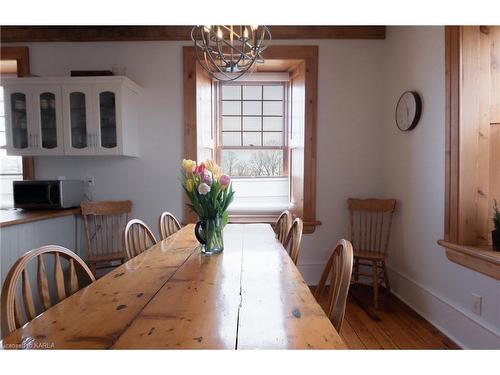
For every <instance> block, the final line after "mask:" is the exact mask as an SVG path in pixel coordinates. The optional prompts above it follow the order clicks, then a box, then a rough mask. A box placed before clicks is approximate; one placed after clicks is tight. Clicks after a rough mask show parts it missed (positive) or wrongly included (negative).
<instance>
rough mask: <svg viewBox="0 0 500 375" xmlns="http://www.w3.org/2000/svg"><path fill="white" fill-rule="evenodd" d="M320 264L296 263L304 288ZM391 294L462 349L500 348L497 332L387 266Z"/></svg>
mask: <svg viewBox="0 0 500 375" xmlns="http://www.w3.org/2000/svg"><path fill="white" fill-rule="evenodd" d="M324 266H325V265H324V264H323V263H308V264H299V268H300V271H301V273H302V276H303V278H304V280H305V281H306V283H307V284H308V285H316V284H317V283H318V279H319V275H321V272H322V271H323V268H324ZM388 269H389V273H390V275H389V278H390V280H391V289H392V293H393V294H394V295H395V296H397V297H398V298H399V299H400V300H401V301H403V302H404V303H406V304H407V305H408V306H410V307H411V308H412V309H413V310H415V311H416V312H417V313H418V314H419V315H421V316H422V317H423V318H425V319H426V320H427V321H429V322H430V323H431V324H432V325H434V326H435V327H436V328H437V329H439V330H440V331H441V332H443V333H444V334H445V335H446V336H448V337H449V338H450V339H451V340H453V341H454V342H455V343H456V344H457V345H459V346H460V347H461V348H464V349H500V332H499V330H498V328H497V327H493V326H492V325H491V324H489V323H488V322H486V321H484V320H482V319H480V318H479V317H476V316H474V315H473V314H472V313H470V312H468V311H466V310H464V309H463V308H462V307H460V306H457V305H456V304H454V303H453V302H451V301H450V300H449V299H448V298H446V297H445V296H443V295H441V294H440V293H438V292H437V291H434V290H431V289H430V288H427V287H425V286H423V285H422V284H420V283H418V282H416V281H414V280H412V279H411V278H409V277H407V276H406V275H404V274H402V273H401V272H399V271H396V270H394V269H392V268H390V267H388Z"/></svg>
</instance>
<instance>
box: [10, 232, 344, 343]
mask: <svg viewBox="0 0 500 375" xmlns="http://www.w3.org/2000/svg"><path fill="white" fill-rule="evenodd" d="M3 347H4V348H16V347H23V348H56V349H67V348H75V349H77V348H80V349H87V348H92V349H104V348H120V349H127V348H128V349H140V348H144V349H145V348H152V349H153V348H154V349H286V348H288V349H308V348H310V349H312V348H314V349H320V348H321V349H344V348H346V347H345V344H344V342H343V341H342V339H341V338H340V336H339V334H338V333H337V331H336V330H335V328H334V327H333V326H332V324H331V323H330V320H329V319H328V318H327V317H326V315H325V314H324V312H323V310H322V309H321V307H320V306H319V305H318V304H317V303H316V301H315V299H314V297H313V295H312V294H311V292H310V291H309V288H308V286H307V285H306V283H305V282H304V280H303V279H302V276H301V275H300V273H299V271H298V269H297V267H295V265H294V264H293V262H292V261H291V260H290V258H289V256H288V254H287V253H286V251H285V250H284V248H283V246H282V245H281V244H280V243H279V242H278V241H277V240H276V239H275V236H274V232H273V230H272V228H271V227H270V226H269V225H268V224H229V225H227V226H226V228H225V229H224V252H222V253H220V254H216V255H213V256H205V255H202V254H201V253H200V250H199V248H198V246H197V241H196V239H195V237H194V232H193V225H188V226H186V227H184V228H183V229H182V230H180V231H179V232H177V233H176V234H174V235H172V236H171V237H169V238H168V239H166V240H164V241H161V242H159V243H158V244H156V245H155V246H153V247H152V248H151V249H149V250H148V251H146V252H144V253H142V254H141V255H139V256H137V257H135V258H134V259H132V260H130V261H128V262H127V263H125V264H123V265H121V266H120V267H118V268H116V269H115V270H113V271H112V272H110V273H109V274H107V275H106V276H104V277H102V278H101V279H99V280H97V281H96V282H94V283H93V284H91V285H89V286H88V287H86V288H84V289H82V290H80V291H78V292H77V293H75V294H73V295H72V296H70V297H68V298H67V299H65V300H64V301H62V302H60V303H59V304H57V305H55V306H53V307H52V308H50V309H49V310H47V311H46V312H44V313H43V314H41V315H39V316H38V317H37V318H35V319H34V320H32V321H31V322H29V323H27V324H26V325H25V326H23V327H21V328H19V329H18V330H16V331H14V332H12V333H11V334H10V335H9V336H7V337H5V338H4V340H3Z"/></svg>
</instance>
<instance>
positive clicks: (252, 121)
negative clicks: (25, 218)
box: [243, 117, 262, 130]
mask: <svg viewBox="0 0 500 375" xmlns="http://www.w3.org/2000/svg"><path fill="white" fill-rule="evenodd" d="M243 130H262V126H261V118H260V117H243Z"/></svg>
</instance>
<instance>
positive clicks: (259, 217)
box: [229, 214, 321, 234]
mask: <svg viewBox="0 0 500 375" xmlns="http://www.w3.org/2000/svg"><path fill="white" fill-rule="evenodd" d="M278 216H279V215H266V214H255V215H250V214H248V215H229V222H230V223H235V224H252V223H267V224H274V223H275V222H276V220H278ZM318 225H321V221H317V220H316V221H304V231H303V233H304V234H311V233H314V231H315V230H316V227H317V226H318Z"/></svg>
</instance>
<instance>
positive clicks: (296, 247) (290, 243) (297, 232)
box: [283, 217, 304, 264]
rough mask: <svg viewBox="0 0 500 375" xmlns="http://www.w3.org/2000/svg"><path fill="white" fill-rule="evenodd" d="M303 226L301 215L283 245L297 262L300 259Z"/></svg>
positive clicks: (294, 261) (293, 224)
mask: <svg viewBox="0 0 500 375" xmlns="http://www.w3.org/2000/svg"><path fill="white" fill-rule="evenodd" d="M303 228H304V223H303V222H302V219H301V218H300V217H298V218H296V219H295V220H294V221H293V223H292V225H291V226H290V229H289V230H288V234H287V236H286V239H285V244H284V245H283V246H285V249H286V251H287V252H288V254H289V255H290V258H292V261H293V263H295V264H297V261H298V260H299V253H300V243H301V241H302V230H303Z"/></svg>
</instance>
